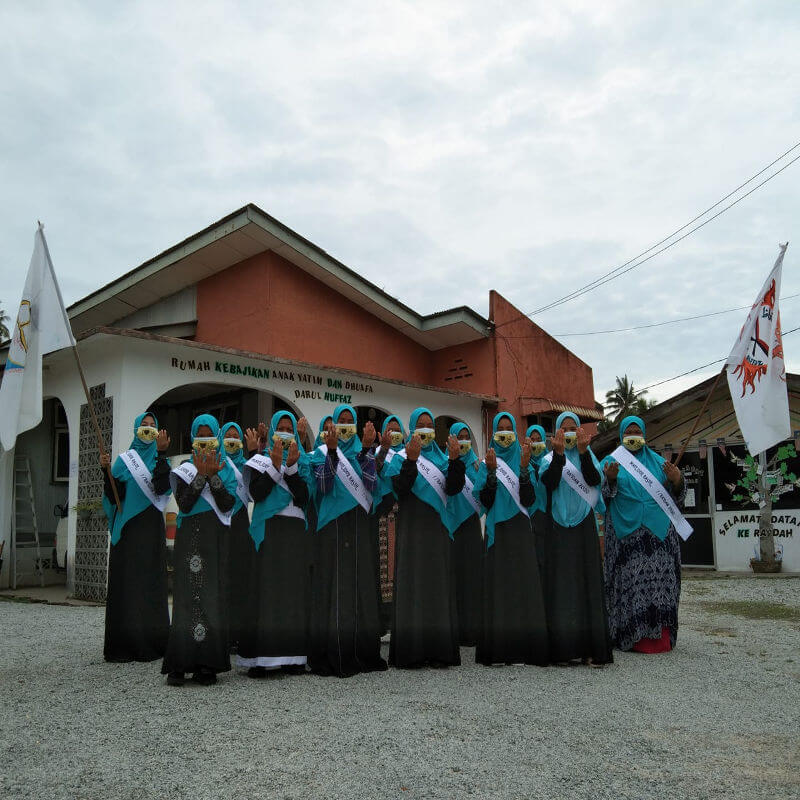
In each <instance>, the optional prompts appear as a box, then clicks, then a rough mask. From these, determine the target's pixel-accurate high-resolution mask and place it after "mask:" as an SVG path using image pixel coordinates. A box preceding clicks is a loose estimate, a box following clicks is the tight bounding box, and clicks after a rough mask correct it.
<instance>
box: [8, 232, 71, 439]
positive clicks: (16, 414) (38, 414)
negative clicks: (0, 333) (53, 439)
mask: <svg viewBox="0 0 800 800" xmlns="http://www.w3.org/2000/svg"><path fill="white" fill-rule="evenodd" d="M74 345H75V339H74V337H73V335H72V329H71V328H70V325H69V320H68V318H67V312H66V311H65V309H64V302H63V300H62V299H61V291H60V290H59V288H58V282H57V281H56V276H55V273H54V272H53V264H52V262H51V261H50V253H49V251H48V249H47V242H45V239H44V230H43V229H42V227H41V225H40V226H39V228H38V230H37V231H36V235H35V237H34V243H33V255H32V256H31V264H30V266H29V267H28V277H27V278H26V279H25V289H24V290H23V292H22V302H21V303H20V304H19V313H18V314H17V321H16V322H15V323H14V330H13V331H12V336H11V346H10V348H9V351H8V359H7V360H6V368H5V372H4V373H3V383H2V385H0V409H2V413H0V444H2V445H3V449H4V450H11V448H12V447H13V446H14V443H15V442H16V440H17V436H18V435H19V434H20V433H22V432H23V431H27V430H30V429H31V428H34V427H36V425H38V424H39V423H40V422H41V420H42V356H43V355H46V354H47V353H52V352H53V351H54V350H60V349H61V348H62V347H70V346H74Z"/></svg>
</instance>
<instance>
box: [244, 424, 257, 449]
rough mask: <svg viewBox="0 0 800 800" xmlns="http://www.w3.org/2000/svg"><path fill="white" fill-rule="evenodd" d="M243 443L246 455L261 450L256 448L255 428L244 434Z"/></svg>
mask: <svg viewBox="0 0 800 800" xmlns="http://www.w3.org/2000/svg"><path fill="white" fill-rule="evenodd" d="M244 441H245V446H246V447H247V452H248V453H252V452H253V451H254V450H260V449H261V448H260V447H259V446H258V431H257V430H256V429H255V428H248V429H247V430H246V431H245V432H244Z"/></svg>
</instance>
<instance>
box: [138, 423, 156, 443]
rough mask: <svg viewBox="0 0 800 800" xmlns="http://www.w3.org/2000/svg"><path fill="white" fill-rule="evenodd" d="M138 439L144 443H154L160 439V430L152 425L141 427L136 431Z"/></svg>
mask: <svg viewBox="0 0 800 800" xmlns="http://www.w3.org/2000/svg"><path fill="white" fill-rule="evenodd" d="M136 437H137V438H138V439H140V440H141V441H143V442H148V443H150V442H154V441H155V440H156V439H157V438H158V428H154V427H152V425H140V426H139V427H138V428H137V429H136Z"/></svg>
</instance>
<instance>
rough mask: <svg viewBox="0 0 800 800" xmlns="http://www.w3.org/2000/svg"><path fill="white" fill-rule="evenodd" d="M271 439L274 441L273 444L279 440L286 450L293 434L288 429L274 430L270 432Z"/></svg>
mask: <svg viewBox="0 0 800 800" xmlns="http://www.w3.org/2000/svg"><path fill="white" fill-rule="evenodd" d="M272 441H273V442H275V444H278V442H280V444H281V446H282V447H283V449H284V450H288V449H289V447H290V446H291V444H292V442H293V441H294V434H293V433H289V431H275V433H273V434H272Z"/></svg>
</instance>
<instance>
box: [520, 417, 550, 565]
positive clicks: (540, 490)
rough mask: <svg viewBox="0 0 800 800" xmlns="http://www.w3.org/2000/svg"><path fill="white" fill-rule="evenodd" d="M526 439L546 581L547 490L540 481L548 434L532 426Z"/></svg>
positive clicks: (538, 547)
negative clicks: (528, 447)
mask: <svg viewBox="0 0 800 800" xmlns="http://www.w3.org/2000/svg"><path fill="white" fill-rule="evenodd" d="M525 438H526V439H527V440H528V444H530V446H531V471H532V473H533V475H534V477H535V478H536V479H537V480H536V502H535V503H534V504H533V506H532V507H531V508H530V512H531V525H532V526H533V539H534V541H535V542H536V558H537V559H538V561H539V574H540V575H541V576H542V579H544V542H545V533H546V531H547V513H546V510H547V490H546V489H545V488H544V484H543V483H542V482H541V481H540V480H538V478H539V473H540V472H541V470H542V466H543V462H544V457H545V456H546V455H547V434H546V433H545V431H544V428H543V427H542V426H541V425H531V426H529V427H528V430H527V431H525Z"/></svg>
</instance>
